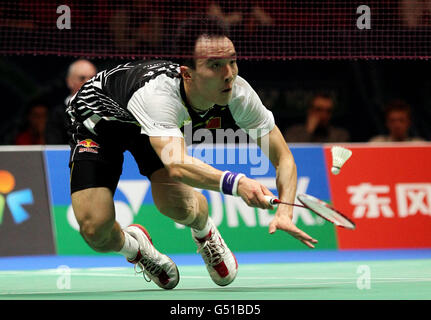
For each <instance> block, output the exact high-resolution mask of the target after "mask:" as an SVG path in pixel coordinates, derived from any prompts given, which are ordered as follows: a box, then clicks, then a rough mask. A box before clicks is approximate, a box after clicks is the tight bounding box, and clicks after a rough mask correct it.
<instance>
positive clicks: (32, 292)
mask: <svg viewBox="0 0 431 320" xmlns="http://www.w3.org/2000/svg"><path fill="white" fill-rule="evenodd" d="M202 278H203V277H202ZM205 278H206V277H205ZM354 280H356V279H354ZM406 280H410V279H406ZM421 281H423V280H422V279H420V280H417V279H413V280H412V281H405V282H421ZM427 281H431V279H427ZM378 282H379V283H397V282H400V281H391V280H390V281H378ZM401 282H403V281H401ZM373 283H375V281H373ZM345 284H350V285H353V284H355V285H356V281H353V282H351V281H348V282H346V281H344V282H317V283H316V282H313V283H295V284H275V285H271V286H270V287H274V288H277V287H291V288H297V287H303V286H327V285H345ZM268 287H269V286H268V285H267V284H262V285H250V286H237V287H236V286H231V287H230V288H232V289H235V288H236V289H242V288H244V289H251V290H253V289H256V288H266V289H270V288H268ZM154 289H157V288H156V287H154V288H151V289H150V290H151V291H154ZM179 289H180V290H181V288H179ZM186 289H187V290H202V289H214V288H202V287H197V288H186ZM134 290H136V289H134ZM141 290H143V291H146V289H144V288H142V289H141ZM122 291H128V290H117V291H116V290H108V291H106V290H104V291H98V290H93V291H88V290H87V291H79V290H58V291H31V292H0V296H7V295H10V296H13V295H38V294H55V295H58V294H70V293H96V294H97V293H106V292H122ZM129 291H130V290H129ZM159 291H160V292H163V291H164V290H162V289H160V290H159Z"/></svg>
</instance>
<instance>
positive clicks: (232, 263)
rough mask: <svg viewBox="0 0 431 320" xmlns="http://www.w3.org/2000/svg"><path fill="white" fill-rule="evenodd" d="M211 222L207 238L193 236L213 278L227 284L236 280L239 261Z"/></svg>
mask: <svg viewBox="0 0 431 320" xmlns="http://www.w3.org/2000/svg"><path fill="white" fill-rule="evenodd" d="M208 219H210V218H208ZM210 222H211V224H212V227H211V231H210V232H209V234H208V235H207V236H206V237H205V238H195V237H194V236H193V234H192V238H193V240H194V241H195V243H196V245H197V246H198V251H197V252H198V253H200V254H201V256H202V258H203V259H204V261H205V264H206V267H207V270H208V272H209V274H210V276H211V279H213V281H214V282H215V283H216V284H218V285H219V286H227V285H228V284H230V283H231V282H232V281H233V280H235V277H236V274H237V272H238V262H237V260H236V258H235V256H234V254H233V253H232V252H231V251H230V249H229V248H228V247H227V245H226V243H225V242H224V240H223V238H222V237H221V235H220V232H219V231H218V230H217V228H216V226H215V225H214V223H213V222H212V220H210Z"/></svg>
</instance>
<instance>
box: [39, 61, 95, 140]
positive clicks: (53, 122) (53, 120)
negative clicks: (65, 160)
mask: <svg viewBox="0 0 431 320" xmlns="http://www.w3.org/2000/svg"><path fill="white" fill-rule="evenodd" d="M96 73H97V69H96V67H95V66H94V64H92V63H91V62H90V61H88V60H85V59H79V60H76V61H74V62H73V63H72V64H71V65H70V66H69V68H68V71H67V75H66V84H67V87H68V88H69V92H70V94H69V95H68V96H67V97H66V99H65V100H64V102H63V103H61V104H59V105H57V106H54V107H53V108H52V110H50V112H49V118H48V124H47V141H46V144H67V142H68V136H67V117H66V106H67V104H68V103H69V100H70V98H72V97H73V96H74V95H75V93H77V92H78V91H79V89H81V86H82V85H83V84H84V83H85V82H86V81H87V80H89V79H91V78H92V77H94V76H95V75H96Z"/></svg>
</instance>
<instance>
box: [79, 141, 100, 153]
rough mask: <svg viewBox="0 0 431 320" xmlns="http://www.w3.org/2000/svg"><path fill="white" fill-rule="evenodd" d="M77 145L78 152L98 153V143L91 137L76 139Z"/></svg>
mask: <svg viewBox="0 0 431 320" xmlns="http://www.w3.org/2000/svg"><path fill="white" fill-rule="evenodd" d="M78 146H79V149H78V152H79V153H82V152H91V153H99V151H98V150H97V149H98V148H100V145H99V144H98V143H97V142H96V141H93V140H92V139H85V140H78Z"/></svg>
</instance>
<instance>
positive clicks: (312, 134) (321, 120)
mask: <svg viewBox="0 0 431 320" xmlns="http://www.w3.org/2000/svg"><path fill="white" fill-rule="evenodd" d="M333 110H334V99H333V98H332V97H331V96H330V95H329V94H326V93H318V94H316V95H314V97H313V98H312V100H311V105H310V107H309V108H308V111H307V120H306V123H305V124H302V125H295V126H292V127H291V128H288V129H287V130H286V132H285V134H284V138H285V139H286V141H287V142H318V143H324V142H348V141H349V140H350V134H349V133H348V132H347V131H346V130H345V129H342V128H337V127H334V126H332V125H331V118H332V113H333Z"/></svg>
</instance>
